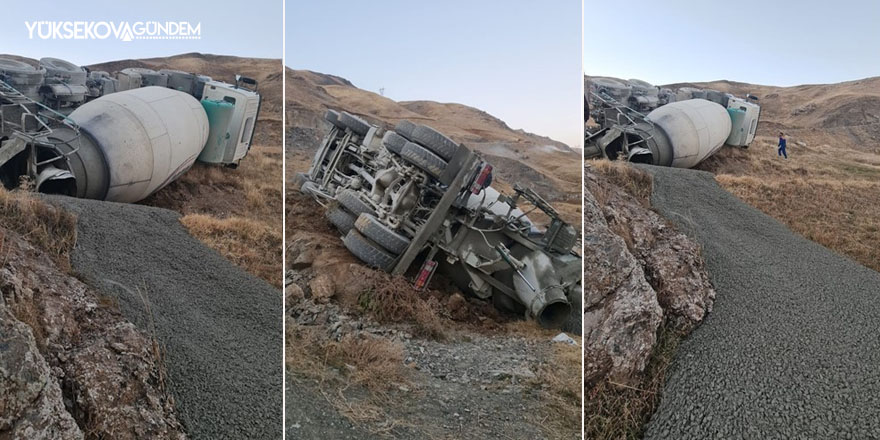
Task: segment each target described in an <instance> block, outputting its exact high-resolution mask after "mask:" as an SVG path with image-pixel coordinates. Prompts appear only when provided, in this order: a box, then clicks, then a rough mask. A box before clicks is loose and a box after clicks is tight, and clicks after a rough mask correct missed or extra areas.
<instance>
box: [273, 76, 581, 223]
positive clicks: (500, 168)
mask: <svg viewBox="0 0 880 440" xmlns="http://www.w3.org/2000/svg"><path fill="white" fill-rule="evenodd" d="M286 72H287V91H286V95H287V109H286V111H287V124H288V127H287V133H288V134H287V136H288V150H289V151H290V152H292V153H293V154H294V159H293V160H294V161H305V162H306V163H307V161H308V160H309V159H310V158H311V153H312V152H314V149H315V148H316V147H317V146H318V144H319V143H320V141H321V138H322V137H323V133H324V130H325V127H324V123H323V122H322V121H323V116H324V111H325V110H327V109H335V110H345V111H348V112H350V113H353V114H356V115H359V116H362V117H364V118H365V119H367V120H368V121H370V122H373V123H378V124H382V125H385V126H386V127H389V128H391V127H393V126H394V125H395V124H397V122H399V121H400V120H403V119H408V120H411V121H413V122H418V123H422V124H426V125H430V126H431V127H434V128H436V129H438V130H440V131H441V132H443V133H444V134H446V135H448V136H450V137H451V138H452V139H454V140H455V141H457V142H461V143H464V144H465V145H467V146H469V147H471V148H474V149H475V150H477V151H479V152H481V153H483V154H485V155H486V156H487V159H489V160H490V161H492V163H493V164H495V166H496V170H497V173H498V176H499V177H500V178H501V180H502V181H503V183H506V184H508V185H510V184H512V183H513V182H518V183H520V184H527V185H533V186H534V187H535V188H536V189H537V190H538V191H539V192H541V193H542V194H544V195H545V196H546V197H547V198H548V199H549V200H550V201H551V202H553V203H555V204H556V205H558V206H557V207H558V208H559V209H560V210H561V211H562V212H563V213H564V214H565V215H566V216H567V218H568V220H569V221H572V222H577V221H578V220H579V219H580V189H579V188H580V184H581V171H580V165H579V163H580V160H581V159H580V157H581V156H580V154H579V153H578V152H577V151H574V150H572V149H571V148H570V147H569V146H567V145H565V144H563V143H561V142H558V141H555V140H553V139H550V138H547V137H543V136H539V135H536V134H533V133H527V132H525V131H522V130H514V129H512V128H511V127H509V126H508V125H507V124H506V123H505V122H504V121H502V120H500V119H498V118H496V117H494V116H492V115H490V114H489V113H486V112H484V111H481V110H479V109H476V108H473V107H469V106H466V105H462V104H455V103H439V102H433V101H401V102H397V101H394V100H392V99H389V98H386V97H384V96H381V95H379V94H376V93H373V92H370V91H366V90H361V89H359V88H357V87H356V86H355V85H354V84H352V83H351V82H350V81H348V80H346V79H344V78H340V77H338V76H333V75H327V74H322V73H316V72H312V71H308V70H292V69H286ZM297 157H300V159H297ZM502 187H503V185H502Z"/></svg>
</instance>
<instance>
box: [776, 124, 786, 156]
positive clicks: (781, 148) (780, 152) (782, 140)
mask: <svg viewBox="0 0 880 440" xmlns="http://www.w3.org/2000/svg"><path fill="white" fill-rule="evenodd" d="M776 153H777V154H776V155H777V156H782V157H785V158H786V159H788V154H786V153H785V134H783V133H782V132H781V131H780V132H779V150H778V151H777V152H776Z"/></svg>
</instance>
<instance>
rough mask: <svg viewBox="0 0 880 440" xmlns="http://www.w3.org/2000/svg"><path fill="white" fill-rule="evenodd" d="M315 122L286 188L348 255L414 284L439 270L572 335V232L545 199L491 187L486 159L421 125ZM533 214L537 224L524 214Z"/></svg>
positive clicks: (336, 115) (576, 273) (336, 118)
mask: <svg viewBox="0 0 880 440" xmlns="http://www.w3.org/2000/svg"><path fill="white" fill-rule="evenodd" d="M325 119H326V120H327V122H328V127H329V131H328V132H327V135H326V137H325V138H324V141H323V143H322V144H321V146H320V148H319V149H318V151H317V153H316V154H315V156H314V159H313V161H312V164H311V167H310V168H309V170H308V172H306V173H299V174H297V175H296V177H295V179H294V186H296V187H298V188H299V190H300V191H301V192H303V193H306V194H309V195H311V196H312V197H314V199H315V200H317V201H318V202H319V203H321V204H322V205H324V206H325V207H326V210H327V211H326V217H327V219H328V220H329V221H330V222H331V223H332V224H333V225H334V226H335V227H336V228H337V229H338V230H339V232H340V234H341V236H342V241H343V244H344V245H345V247H346V248H347V249H348V250H349V251H350V252H351V253H352V254H354V255H355V256H356V257H358V258H359V259H360V260H361V261H363V262H364V263H366V264H367V265H369V266H372V267H375V268H378V269H381V270H384V271H387V272H390V273H392V274H396V275H405V274H409V275H411V276H412V277H413V279H414V280H415V285H416V287H417V288H424V287H425V286H426V285H427V284H428V283H429V282H430V280H431V277H432V276H433V275H434V274H435V273H438V272H439V273H442V274H443V275H444V276H446V277H447V278H448V279H449V280H451V281H452V282H453V283H455V284H456V285H457V286H458V287H459V288H461V289H462V290H463V291H464V292H467V293H469V294H471V295H473V296H476V297H478V298H481V299H483V300H489V301H492V302H493V303H494V304H495V306H496V307H498V308H499V309H502V310H505V311H509V312H512V313H516V314H519V315H522V316H525V317H528V318H532V319H534V320H536V321H537V322H538V323H539V324H540V325H541V326H544V327H548V328H564V329H565V330H567V331H571V332H575V333H578V334H580V333H581V317H582V312H581V304H582V302H581V258H580V256H579V255H578V254H577V253H575V252H574V251H573V249H574V248H575V247H576V245H577V243H578V236H579V233H578V231H577V229H575V228H574V227H573V226H572V225H570V224H568V223H566V222H565V221H563V220H562V219H561V218H560V216H559V214H558V213H557V212H556V211H555V210H554V209H553V207H552V206H550V204H549V203H547V202H546V201H545V200H544V199H542V198H541V197H540V196H539V195H538V194H536V193H535V192H534V191H533V190H531V189H529V188H524V187H520V186H519V185H516V186H515V187H514V193H515V194H513V195H503V194H500V193H499V192H498V191H497V190H495V189H494V188H492V186H491V183H492V165H490V164H489V163H487V162H486V161H485V160H483V159H482V158H481V157H480V156H479V154H478V153H475V152H473V151H472V150H470V149H469V148H467V147H466V146H464V145H461V144H458V143H456V142H454V141H452V140H451V139H449V138H448V137H446V136H444V135H443V134H441V133H439V132H438V131H436V130H434V129H433V128H431V127H428V126H426V125H420V124H414V123H412V122H409V121H402V122H400V123H399V124H397V126H396V127H395V128H394V130H385V129H383V128H380V127H378V126H374V125H372V124H370V123H368V122H367V121H365V120H363V119H362V118H360V117H357V116H355V115H352V114H350V113H346V112H336V111H333V110H329V111H327V113H326V115H325ZM520 204H527V206H530V208H529V209H528V210H526V211H525V212H524V211H523V210H521V209H520V208H519V207H518V205H520ZM535 210H539V211H540V212H542V213H543V214H545V215H546V217H547V218H548V219H549V222H548V223H547V225H546V226H545V227H540V226H538V225H537V224H536V223H534V222H533V221H532V220H531V219H529V217H528V214H529V213H531V212H533V211H535ZM411 270H412V272H411V273H410V271H411Z"/></svg>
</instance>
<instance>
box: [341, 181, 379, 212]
mask: <svg viewBox="0 0 880 440" xmlns="http://www.w3.org/2000/svg"><path fill="white" fill-rule="evenodd" d="M336 201H337V202H339V204H340V205H342V207H343V208H345V209H347V210H348V211H349V212H351V213H352V214H354V215H355V216H359V215H361V214H370V215H376V211H375V210H374V209H373V207H372V206H370V205H368V204H367V203H366V202H364V201H363V200H361V199H360V197H358V196H357V193H356V192H354V191H352V190H350V189H347V188H343V189H340V190H339V191H336Z"/></svg>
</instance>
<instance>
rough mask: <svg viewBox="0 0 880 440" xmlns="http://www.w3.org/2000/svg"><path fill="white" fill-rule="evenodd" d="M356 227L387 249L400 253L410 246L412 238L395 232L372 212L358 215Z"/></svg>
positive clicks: (396, 253)
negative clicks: (371, 213)
mask: <svg viewBox="0 0 880 440" xmlns="http://www.w3.org/2000/svg"><path fill="white" fill-rule="evenodd" d="M354 227H355V228H356V229H357V230H358V231H360V233H361V234H364V236H365V237H367V238H369V239H371V240H373V241H375V242H376V243H378V244H379V246H382V247H383V248H385V249H386V250H389V251H391V252H393V253H394V254H395V255H400V254H402V253H403V252H404V251H406V248H408V247H409V242H410V240H409V239H408V238H406V237H404V236H403V235H400V234H398V233H397V232H394V230H392V229H391V228H389V227H388V226H385V225H384V224H382V223H381V222H380V221H379V220H378V219H377V218H376V217H374V216H372V215H370V214H361V215H360V216H358V218H357V221H355V223H354Z"/></svg>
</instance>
